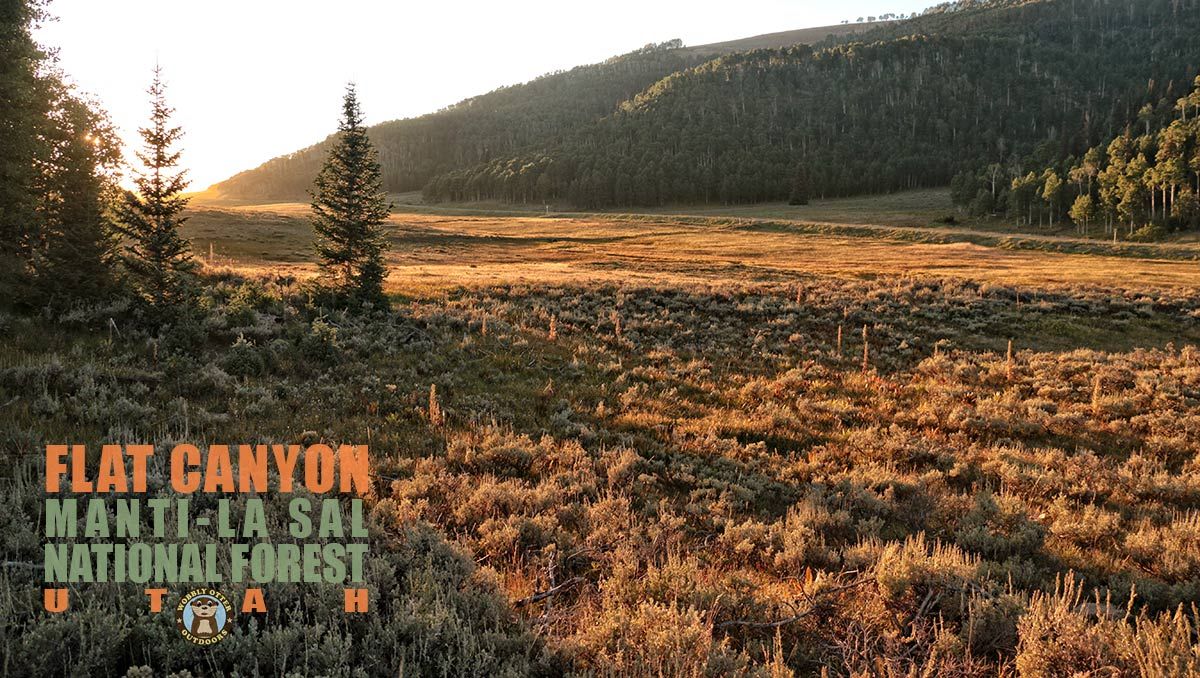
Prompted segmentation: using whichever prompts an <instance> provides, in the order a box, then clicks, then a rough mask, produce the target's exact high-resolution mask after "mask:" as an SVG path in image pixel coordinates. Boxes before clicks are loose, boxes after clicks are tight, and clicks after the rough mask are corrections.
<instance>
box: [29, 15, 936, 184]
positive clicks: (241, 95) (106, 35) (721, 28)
mask: <svg viewBox="0 0 1200 678" xmlns="http://www.w3.org/2000/svg"><path fill="white" fill-rule="evenodd" d="M930 4H936V3H935V2H934V0H843V1H842V2H837V3H831V2H826V1H825V0H741V1H740V2H734V3H730V2H729V1H728V0H721V1H720V2H716V1H712V0H608V2H605V3H603V4H602V5H594V4H591V5H588V4H583V3H579V4H576V3H570V2H564V1H563V0H519V1H511V2H496V1H495V0H471V1H460V2H437V1H436V0H424V1H418V2H410V3H400V2H395V1H390V2H389V1H385V0H337V1H336V2H335V1H333V0H328V1H318V0H204V1H203V2H200V1H196V0H192V1H185V0H104V1H103V2H101V1H98V0H54V1H53V2H52V3H51V5H50V11H51V13H52V14H54V15H55V16H57V17H58V20H57V21H55V22H53V23H49V24H47V25H45V26H43V27H42V28H41V29H40V30H39V31H38V35H37V38H38V40H39V41H40V42H41V43H42V44H43V45H45V46H48V47H57V48H58V50H59V58H60V66H61V67H62V68H63V70H65V71H66V72H67V73H68V74H69V75H70V76H71V78H72V79H73V80H74V82H75V83H76V84H78V85H79V86H80V88H81V89H82V90H83V91H85V92H88V93H90V94H92V95H94V96H95V97H96V98H97V99H99V101H100V102H101V103H102V104H103V106H104V107H105V108H106V110H108V112H109V113H110V115H111V116H112V119H113V121H114V122H115V123H116V124H117V126H118V127H119V128H120V130H121V132H122V136H123V137H124V138H125V140H126V143H127V144H136V143H137V142H138V140H137V128H138V127H139V126H140V125H142V124H144V122H145V120H146V118H147V116H148V113H149V106H148V104H147V101H146V95H145V90H146V87H147V85H148V84H149V81H150V76H151V70H152V69H153V67H154V63H155V60H156V59H157V60H158V62H159V63H160V64H161V65H162V67H163V71H164V76H165V79H166V81H167V87H168V89H167V98H168V101H169V103H170V104H171V105H172V106H173V107H174V108H175V109H176V117H175V120H176V122H177V123H178V124H180V125H182V126H183V128H184V132H185V134H186V136H185V137H184V142H183V150H184V157H183V163H184V164H185V165H186V166H187V167H188V168H189V169H190V171H191V174H190V177H191V179H192V185H191V190H200V189H203V188H205V187H207V186H208V185H209V184H212V183H215V182H217V181H220V180H222V179H224V178H226V177H228V176H230V175H232V174H234V173H236V172H238V171H241V170H243V169H249V168H251V167H256V166H258V165H259V164H261V163H262V162H264V161H266V160H268V159H270V158H273V157H275V156H278V155H282V154H285V153H289V152H291V151H295V150H298V149H300V148H303V147H305V146H308V145H310V144H313V143H315V142H317V141H320V140H321V139H323V138H325V137H326V136H327V135H328V134H329V133H330V132H332V131H333V130H334V129H335V127H336V124H337V117H338V114H339V107H340V104H341V95H342V91H343V88H344V87H345V83H346V82H347V81H349V80H354V81H355V82H357V83H358V91H359V99H360V101H361V102H362V105H363V108H364V111H365V113H366V115H367V122H368V123H377V122H383V121H385V120H394V119H397V118H407V117H412V116H417V115H421V114H423V113H429V112H431V111H435V110H437V109H439V108H443V107H445V106H448V105H450V104H453V103H455V102H458V101H461V100H462V99H465V98H467V97H470V96H474V95H476V94H482V93H484V92H487V91H490V90H493V89H495V88H497V87H501V86H504V85H510V84H514V83H518V82H524V81H527V80H530V79H532V78H534V77H537V76H538V75H541V74H543V73H546V72H549V71H554V70H559V69H568V68H571V67H573V66H578V65H581V64H588V63H595V62H597V61H602V60H604V59H606V58H608V57H610V56H613V55H616V54H621V53H624V52H628V51H630V50H633V49H636V48H638V47H641V46H642V45H645V44H646V43H649V42H663V41H666V40H670V39H672V38H680V39H682V40H683V41H684V43H685V44H688V45H700V44H704V43H709V42H720V41H725V40H733V39H737V38H743V37H749V36H752V35H758V34H762V33H773V32H776V31H784V30H792V29H796V28H806V27H810V26H824V25H830V24H837V23H840V22H841V21H842V20H843V19H849V20H850V21H851V22H853V21H855V20H856V19H857V18H858V17H859V16H870V15H878V14H883V13H888V12H891V13H896V14H900V13H904V14H908V13H910V12H914V11H920V10H922V9H924V8H925V7H926V6H929V5H930ZM572 5H574V6H572Z"/></svg>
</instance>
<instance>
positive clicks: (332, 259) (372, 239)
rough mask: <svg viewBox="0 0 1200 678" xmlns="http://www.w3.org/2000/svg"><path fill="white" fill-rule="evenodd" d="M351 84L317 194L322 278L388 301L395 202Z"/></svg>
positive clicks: (347, 292) (353, 293)
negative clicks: (388, 230)
mask: <svg viewBox="0 0 1200 678" xmlns="http://www.w3.org/2000/svg"><path fill="white" fill-rule="evenodd" d="M362 123H363V116H362V111H361V110H360V109H359V106H358V95H357V93H356V92H355V90H354V85H353V84H351V85H350V86H348V87H347V88H346V96H345V99H344V100H343V103H342V120H341V122H340V123H339V125H338V135H337V139H336V140H335V141H334V144H333V148H331V149H330V150H329V156H328V157H327V158H326V159H325V164H324V166H323V167H322V168H321V172H320V174H318V175H317V180H316V184H315V190H314V191H313V193H312V211H313V219H312V221H313V230H314V231H316V235H317V242H316V249H317V254H318V255H319V256H320V258H321V262H320V266H321V277H322V279H323V280H324V281H325V283H326V284H327V285H328V286H330V287H331V288H332V290H333V291H334V292H335V293H337V294H339V295H342V296H344V297H346V298H354V299H357V300H360V301H370V302H376V303H378V302H381V301H383V299H384V297H383V281H384V278H386V277H387V268H386V266H385V264H384V260H383V255H384V251H385V250H386V248H387V241H386V238H385V235H384V232H383V228H382V225H383V223H384V221H385V220H386V219H387V216H388V213H389V212H390V210H391V206H390V205H389V204H388V202H387V196H386V194H385V193H384V192H383V178H382V174H383V173H382V170H381V168H380V166H379V160H378V158H377V154H376V151H375V147H374V146H372V145H371V140H370V139H368V138H367V130H366V128H364V127H363V124H362Z"/></svg>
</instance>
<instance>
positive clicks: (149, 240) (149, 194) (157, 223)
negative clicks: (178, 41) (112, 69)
mask: <svg viewBox="0 0 1200 678" xmlns="http://www.w3.org/2000/svg"><path fill="white" fill-rule="evenodd" d="M147 93H148V94H150V103H151V113H150V126H149V127H144V128H142V129H140V130H138V132H139V133H140V134H141V136H142V140H143V142H144V143H145V146H144V148H143V150H142V151H139V152H138V154H137V156H138V160H140V161H141V163H142V165H143V167H144V169H143V170H142V171H140V172H138V173H137V175H136V177H135V178H134V184H135V185H136V186H137V192H136V193H135V192H132V191H126V192H125V194H124V195H123V196H122V200H121V202H120V205H119V207H118V210H117V223H116V226H117V231H118V232H119V233H120V234H121V235H123V236H125V239H126V242H125V256H124V257H123V260H124V263H125V267H126V269H127V270H128V272H129V274H130V282H131V283H132V284H133V288H134V290H135V292H136V293H137V294H138V295H139V296H140V297H141V298H142V299H143V300H145V301H147V302H149V303H150V304H151V306H152V307H153V308H155V309H156V310H158V311H159V312H162V311H166V310H167V309H168V308H170V307H171V306H172V305H174V304H178V303H180V302H183V301H186V300H187V299H189V298H190V296H191V294H192V291H193V285H192V283H193V274H194V272H195V270H196V262H195V260H193V259H192V252H191V249H192V245H191V243H190V242H189V241H188V240H187V239H186V238H184V237H183V236H182V235H181V234H180V233H179V227H180V226H181V225H182V224H183V223H184V221H186V217H184V216H183V211H184V209H186V208H187V203H188V201H187V198H184V197H182V196H181V195H180V194H181V193H182V192H183V189H184V188H185V187H186V186H187V179H186V174H187V173H186V171H183V170H176V169H175V168H176V167H177V166H178V164H179V156H180V153H179V151H176V150H174V148H173V147H174V145H175V143H176V142H177V141H178V140H179V138H180V137H181V136H183V131H182V130H181V129H180V128H178V127H172V126H171V114H172V113H173V112H174V111H173V110H172V109H171V108H170V107H169V106H167V103H166V98H165V85H164V84H163V81H162V71H161V69H160V68H158V67H157V66H155V68H154V81H153V82H152V83H151V85H150V89H149V90H147Z"/></svg>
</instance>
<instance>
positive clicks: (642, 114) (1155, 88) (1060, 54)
mask: <svg viewBox="0 0 1200 678" xmlns="http://www.w3.org/2000/svg"><path fill="white" fill-rule="evenodd" d="M860 28H862V29H863V30H862V32H854V31H855V30H858V29H860ZM833 29H839V30H842V31H844V32H843V33H842V34H841V35H830V31H825V36H824V37H823V38H822V39H820V40H818V36H819V35H820V32H811V31H810V32H809V33H808V34H807V37H808V38H809V39H811V40H816V41H817V42H816V44H814V45H811V46H808V45H800V46H788V47H782V48H780V47H778V44H779V43H781V42H786V41H787V40H790V39H791V38H792V36H794V35H795V34H788V33H785V34H772V35H767V36H758V37H757V38H749V39H746V40H744V41H734V42H732V43H721V44H720V45H716V46H711V47H710V48H709V49H705V48H683V47H682V46H681V45H680V44H679V43H678V41H674V42H670V43H664V44H661V45H655V46H648V47H647V48H645V49H642V50H639V51H637V52H633V53H630V54H626V55H623V56H620V57H616V58H614V59H611V60H609V61H607V62H605V63H603V64H597V65H594V66H585V67H580V68H576V69H573V70H571V71H568V72H566V73H560V74H552V75H548V76H545V77H543V78H539V79H538V80H535V81H533V82H530V83H527V84H525V85H519V86H515V87H510V88H504V89H501V90H497V91H495V92H492V93H489V94H487V95H483V96H481V97H477V98H475V99H470V100H467V101H464V102H462V103H461V104H458V105H456V106H454V107H451V108H449V109H447V110H445V111H441V112H439V113H436V114H431V115H428V116H423V117H421V118H416V119H413V120H404V121H397V122H392V123H385V124H384V125H380V126H377V127H376V128H374V129H373V130H372V133H373V138H374V139H375V141H376V143H377V144H378V145H379V146H380V151H381V158H382V160H383V163H384V168H385V181H386V185H387V188H388V189H389V190H393V191H404V190H413V189H416V188H418V187H422V186H423V187H424V193H425V197H426V199H428V200H432V201H440V200H478V199H501V200H506V201H511V202H534V203H541V202H543V201H560V202H561V201H567V202H571V203H573V204H576V205H579V206H581V207H589V208H590V207H609V206H635V205H662V204H669V203H694V202H722V203H739V202H753V201H761V200H778V199H784V198H787V197H788V196H789V194H790V193H791V192H793V190H794V187H793V184H794V183H795V177H797V175H801V176H804V177H805V178H806V180H805V182H804V183H805V184H806V188H807V192H809V193H812V194H814V195H818V196H821V195H824V196H835V195H848V194H855V193H867V192H884V191H892V190H898V189H904V188H917V187H925V186H938V185H946V184H948V183H949V181H950V179H951V177H953V176H954V175H955V173H957V172H959V171H962V170H964V169H968V168H972V169H973V168H975V167H978V166H980V165H981V164H985V163H991V162H1007V161H1009V160H1011V159H1012V158H1020V157H1025V156H1028V155H1029V154H1031V153H1032V152H1034V151H1035V150H1038V149H1043V148H1045V147H1047V146H1048V147H1051V148H1052V149H1053V150H1052V151H1051V153H1052V154H1060V155H1068V154H1071V153H1076V152H1080V151H1082V150H1086V148H1088V147H1090V146H1092V145H1095V144H1096V143H1098V142H1099V141H1100V140H1103V139H1105V138H1111V136H1112V135H1113V134H1115V133H1117V132H1118V131H1119V130H1121V129H1123V128H1124V126H1125V125H1126V124H1127V123H1128V122H1129V121H1130V120H1131V119H1133V118H1135V116H1136V112H1137V111H1138V109H1139V108H1140V107H1141V106H1142V105H1143V104H1144V103H1145V102H1146V101H1157V100H1160V99H1162V98H1163V97H1166V96H1171V95H1172V93H1174V92H1179V91H1181V90H1182V89H1183V88H1184V87H1186V85H1187V84H1188V83H1190V81H1191V80H1192V77H1193V76H1194V75H1195V73H1196V71H1197V69H1200V41H1196V40H1195V39H1194V36H1195V35H1196V34H1198V33H1200V0H1088V1H1086V2H1081V1H1080V0H964V1H962V2H958V3H952V4H945V5H941V6H938V7H935V8H933V9H931V10H928V11H927V12H926V13H925V14H923V15H922V16H919V17H916V18H914V19H910V20H906V21H899V22H889V23H884V24H877V25H873V26H869V27H858V26H854V27H849V26H843V27H833ZM833 29H831V30H833ZM833 32H836V31H835V30H834V31H833ZM721 45H724V47H722V46H721ZM760 45H761V46H765V47H767V48H766V49H755V50H753V51H740V52H739V51H734V52H731V53H724V54H720V55H718V56H716V57H713V58H710V57H711V56H712V55H711V53H710V51H709V50H718V51H719V50H725V49H729V50H737V49H739V48H740V47H745V46H760ZM322 150H323V148H322V147H321V146H320V145H318V146H316V147H313V148H310V149H306V150H305V151H301V152H299V153H297V154H294V155H293V156H289V157H286V158H281V159H276V160H273V161H271V162H270V163H267V164H266V165H264V166H263V167H261V168H258V169H257V170H253V171H251V172H246V173H242V174H241V175H238V176H236V177H234V178H232V179H230V180H229V181H226V182H222V183H221V184H218V185H217V186H215V187H214V189H215V191H216V192H217V193H218V194H221V195H223V196H226V197H234V198H240V199H282V198H293V197H297V196H300V195H303V191H304V189H305V188H306V187H307V186H308V184H309V182H310V181H311V177H312V176H314V175H315V174H316V170H317V167H318V164H319V162H320V157H321V152H322Z"/></svg>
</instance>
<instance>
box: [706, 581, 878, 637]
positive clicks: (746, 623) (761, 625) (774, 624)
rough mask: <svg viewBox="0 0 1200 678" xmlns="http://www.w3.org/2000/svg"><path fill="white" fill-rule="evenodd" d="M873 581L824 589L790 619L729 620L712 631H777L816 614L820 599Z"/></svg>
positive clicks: (717, 625) (714, 626)
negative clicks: (727, 629) (806, 607)
mask: <svg viewBox="0 0 1200 678" xmlns="http://www.w3.org/2000/svg"><path fill="white" fill-rule="evenodd" d="M873 581H875V578H874V577H866V578H864V579H859V580H858V581H856V582H852V583H850V584H844V585H842V586H836V587H834V588H831V589H825V590H824V591H820V592H819V593H818V594H817V596H815V597H813V598H810V599H809V601H810V604H811V605H812V607H810V608H809V609H807V610H805V611H804V612H801V613H800V614H797V615H795V616H792V617H787V618H785V619H776V620H775V621H769V622H759V621H751V620H749V619H731V620H729V621H723V622H720V623H719V624H713V630H714V631H715V630H716V629H725V628H729V627H731V626H741V627H744V628H751V629H777V628H779V627H781V626H787V625H788V624H792V623H794V622H798V621H800V620H801V619H804V618H805V617H807V616H809V615H811V614H814V613H816V612H817V610H818V609H819V608H818V603H819V602H821V599H822V598H827V597H829V596H832V595H834V594H838V593H841V592H843V591H848V590H850V589H854V588H858V587H859V586H862V585H863V584H866V583H869V582H873Z"/></svg>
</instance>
